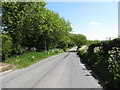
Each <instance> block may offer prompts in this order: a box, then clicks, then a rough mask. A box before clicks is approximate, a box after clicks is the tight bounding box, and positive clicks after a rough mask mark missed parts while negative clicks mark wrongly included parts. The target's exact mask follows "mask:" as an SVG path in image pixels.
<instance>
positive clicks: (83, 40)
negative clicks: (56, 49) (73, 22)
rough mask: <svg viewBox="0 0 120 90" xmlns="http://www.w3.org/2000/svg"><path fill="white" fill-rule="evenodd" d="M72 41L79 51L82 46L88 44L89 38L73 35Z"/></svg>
mask: <svg viewBox="0 0 120 90" xmlns="http://www.w3.org/2000/svg"><path fill="white" fill-rule="evenodd" d="M72 40H73V41H74V43H75V44H76V45H77V47H78V48H77V50H78V49H79V48H80V47H81V46H82V45H85V44H86V41H87V38H86V37H85V36H84V35H82V34H73V35H72Z"/></svg>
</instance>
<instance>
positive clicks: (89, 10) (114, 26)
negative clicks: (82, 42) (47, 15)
mask: <svg viewBox="0 0 120 90" xmlns="http://www.w3.org/2000/svg"><path fill="white" fill-rule="evenodd" d="M46 8H47V9H49V10H52V11H55V12H57V13H59V15H60V16H61V17H64V18H65V20H69V21H70V22H71V26H72V28H73V31H72V33H75V34H83V35H85V36H86V37H87V39H88V40H106V39H108V37H112V38H116V37H117V36H118V3H117V2H47V5H46Z"/></svg>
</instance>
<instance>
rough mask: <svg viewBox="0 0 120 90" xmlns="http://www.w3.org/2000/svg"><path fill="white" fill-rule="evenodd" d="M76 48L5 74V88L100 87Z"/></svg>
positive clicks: (3, 81)
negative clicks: (77, 53)
mask: <svg viewBox="0 0 120 90" xmlns="http://www.w3.org/2000/svg"><path fill="white" fill-rule="evenodd" d="M75 49H76V48H73V49H71V50H70V51H69V52H65V53H62V54H59V55H56V56H52V57H50V58H48V59H45V60H43V61H40V62H38V63H36V64H33V65H32V66H30V67H27V68H24V69H19V70H14V71H11V72H8V73H5V74H3V75H2V76H3V77H2V85H3V88H99V87H100V85H99V84H98V81H97V80H96V79H95V78H94V77H93V76H92V75H91V73H90V72H91V70H87V68H86V67H85V65H84V64H83V63H82V62H81V60H80V58H79V57H78V56H77V55H76V52H74V51H75Z"/></svg>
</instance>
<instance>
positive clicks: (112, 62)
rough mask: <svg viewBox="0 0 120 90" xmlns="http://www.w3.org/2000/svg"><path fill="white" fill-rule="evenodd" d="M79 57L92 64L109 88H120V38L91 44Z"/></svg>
mask: <svg viewBox="0 0 120 90" xmlns="http://www.w3.org/2000/svg"><path fill="white" fill-rule="evenodd" d="M78 55H79V56H80V57H81V58H82V59H83V60H85V61H86V62H87V63H88V64H90V65H91V66H92V67H93V68H94V70H95V71H96V72H97V73H98V75H100V77H101V78H102V79H103V80H104V81H105V84H106V85H107V86H108V87H109V88H120V38H116V39H114V40H111V41H102V42H100V43H96V44H91V45H89V47H88V48H84V49H79V51H78Z"/></svg>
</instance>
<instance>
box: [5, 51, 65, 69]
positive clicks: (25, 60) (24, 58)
mask: <svg viewBox="0 0 120 90" xmlns="http://www.w3.org/2000/svg"><path fill="white" fill-rule="evenodd" d="M62 52H63V50H62V49H59V50H55V51H48V52H27V53H24V54H23V55H16V56H12V57H9V58H7V59H6V60H5V61H3V62H4V63H9V64H12V65H14V66H15V68H16V69H20V68H25V67H28V66H30V65H32V64H34V63H36V62H38V61H41V60H43V59H45V58H48V57H50V56H53V55H57V54H59V53H62Z"/></svg>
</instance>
